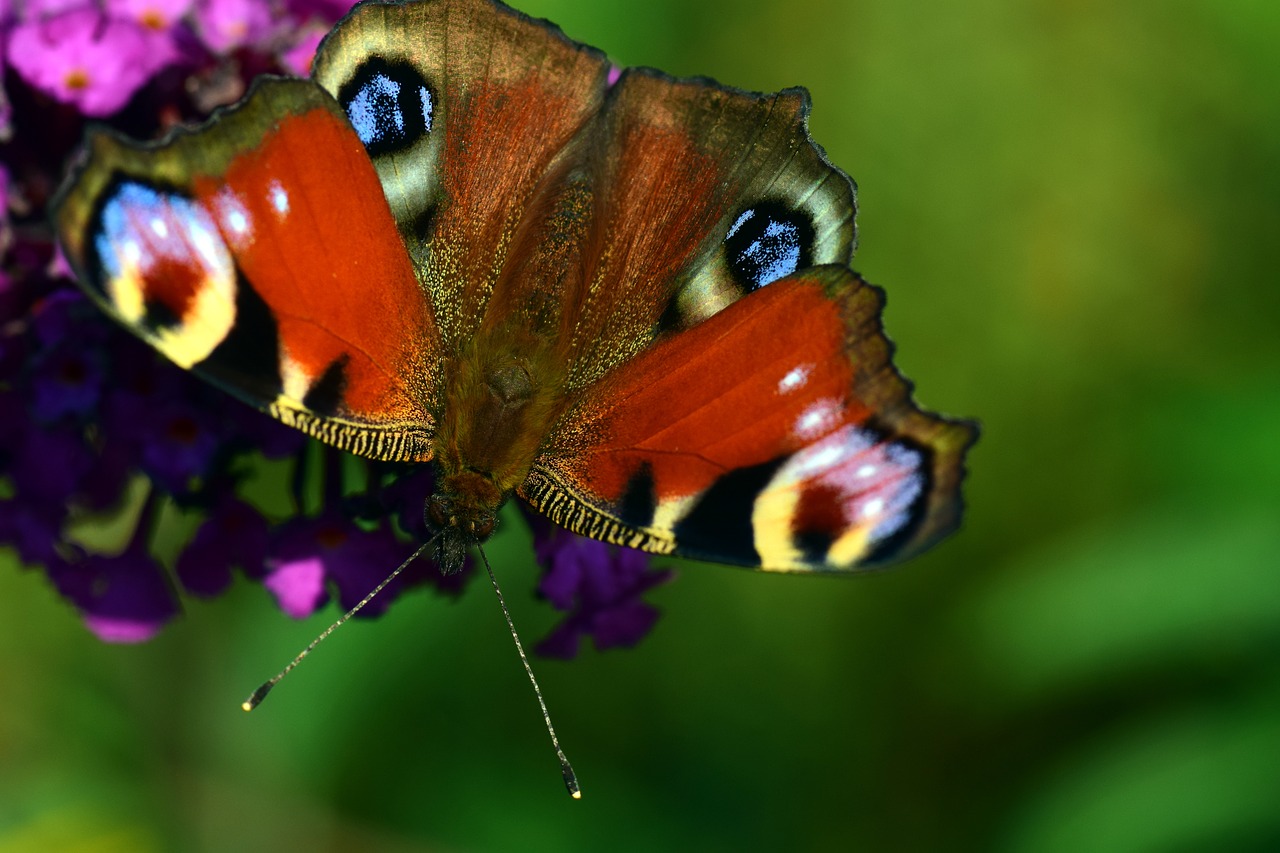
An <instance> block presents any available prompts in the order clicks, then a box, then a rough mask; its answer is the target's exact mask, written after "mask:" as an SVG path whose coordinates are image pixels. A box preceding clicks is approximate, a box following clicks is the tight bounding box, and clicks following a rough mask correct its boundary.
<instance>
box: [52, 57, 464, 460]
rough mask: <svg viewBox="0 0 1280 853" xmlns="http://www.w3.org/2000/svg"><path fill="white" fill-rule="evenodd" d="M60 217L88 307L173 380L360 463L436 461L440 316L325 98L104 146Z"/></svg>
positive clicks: (95, 151)
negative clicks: (95, 307)
mask: <svg viewBox="0 0 1280 853" xmlns="http://www.w3.org/2000/svg"><path fill="white" fill-rule="evenodd" d="M55 215H56V217H57V220H58V224H59V229H60V231H61V233H62V235H63V247H64V249H65V251H66V254H67V258H68V260H69V261H70V263H71V265H72V267H73V268H74V269H75V271H76V273H77V278H78V279H79V281H80V282H81V284H82V285H83V286H84V288H85V290H86V291H87V292H88V293H89V295H90V296H91V297H93V298H94V299H95V300H96V301H98V302H99V303H100V304H101V305H102V306H103V307H104V308H105V309H106V310H107V311H108V312H109V313H111V314H112V315H114V316H115V317H116V319H118V320H119V321H120V322H122V323H123V324H124V325H125V326H127V327H129V328H130V329H131V330H132V331H133V332H135V333H136V334H137V335H139V336H140V337H141V338H143V339H144V340H146V341H147V342H148V343H150V344H151V345H152V346H154V347H155V348H156V349H158V350H159V351H160V352H162V353H163V354H164V355H166V356H167V357H169V358H170V359H171V360H173V361H174V362H176V363H177V364H178V365H180V366H182V367H184V368H188V369H190V370H193V371H194V372H196V373H198V374H200V375H202V376H204V377H205V378H207V379H209V380H211V381H213V382H215V383H216V384H218V385H220V386H222V387H223V388H225V389H226V390H228V391H230V392H232V393H234V394H236V395H237V396H239V397H241V398H242V399H245V400H246V401H248V402H249V403H251V404H253V405H255V406H257V407H258V408H261V409H263V410H265V411H267V412H269V413H270V414H272V415H273V416H274V417H276V418H278V419H280V420H282V421H284V422H285V423H288V424H290V425H292V426H296V427H298V428H300V429H303V430H305V431H307V432H309V433H311V434H313V435H316V436H317V437H319V438H322V439H324V440H326V441H329V442H330V443H333V444H335V445H337V446H339V447H343V448H345V449H348V450H351V451H352V452H355V453H359V454H362V455H366V456H371V457H375V458H384V459H427V458H430V455H431V435H432V433H433V431H434V428H435V422H434V418H433V416H432V414H431V408H430V400H431V394H432V393H433V390H434V387H435V382H436V372H437V370H438V366H437V362H438V356H439V339H438V335H437V333H436V331H435V324H434V321H433V318H432V315H431V309H430V305H429V303H428V302H427V300H426V299H425V297H424V294H423V292H422V290H421V288H420V287H419V285H418V282H417V279H416V278H415V276H414V272H413V268H412V265H411V263H410V261H409V257H408V255H407V254H406V252H405V250H404V247H403V246H402V245H401V243H400V241H399V239H398V236H397V231H396V229H395V225H394V222H393V220H392V218H391V215H390V211H389V210H388V208H387V204H386V202H385V200H384V198H383V196H382V193H381V189H380V187H379V184H378V180H377V176H376V174H375V173H374V170H373V168H372V167H371V165H370V163H369V160H368V158H367V156H366V155H365V152H364V149H363V147H362V146H361V144H360V142H359V140H358V139H357V138H356V136H355V134H354V133H353V132H352V129H351V127H350V126H349V125H348V124H347V122H346V120H345V117H344V116H343V114H342V112H341V111H340V110H339V109H338V107H337V105H336V104H335V103H334V101H333V99H332V98H330V97H329V96H328V95H327V94H326V93H325V92H324V91H323V90H321V89H320V88H319V87H317V86H315V85H314V84H312V83H310V82H309V81H301V80H278V79H277V80H265V81H263V82H261V83H260V84H258V85H257V86H256V87H255V88H254V91H253V92H252V93H251V94H250V96H249V97H248V98H247V99H246V100H245V102H244V103H243V105H241V106H239V107H237V108H235V109H233V110H230V111H226V112H223V113H222V114H220V115H219V116H217V117H216V118H215V119H214V120H213V121H211V122H209V123H207V124H206V125H205V126H203V127H201V128H198V129H196V130H195V131H179V132H176V133H175V134H173V135H172V136H171V137H170V138H169V139H167V140H165V141H163V142H161V143H159V144H157V145H151V146H140V145H136V144H133V143H129V142H126V141H123V140H121V139H119V138H117V137H115V136H114V135H111V134H109V133H105V132H100V133H97V134H95V135H93V136H92V138H91V141H90V142H89V144H88V146H87V154H86V157H85V158H84V160H83V162H82V163H81V165H80V166H79V167H78V172H77V174H76V176H75V182H74V184H73V185H72V186H71V189H70V190H68V191H67V192H66V193H65V194H64V196H63V197H62V198H61V199H60V200H59V202H58V205H57V212H56V214H55Z"/></svg>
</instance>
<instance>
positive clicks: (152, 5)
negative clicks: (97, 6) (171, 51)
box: [104, 0, 193, 33]
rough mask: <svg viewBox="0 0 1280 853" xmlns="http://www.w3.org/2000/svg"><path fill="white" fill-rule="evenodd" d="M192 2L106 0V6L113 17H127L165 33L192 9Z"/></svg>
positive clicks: (186, 0)
mask: <svg viewBox="0 0 1280 853" xmlns="http://www.w3.org/2000/svg"><path fill="white" fill-rule="evenodd" d="M192 4H193V0H106V2H105V3H104V7H105V9H106V12H107V14H108V15H110V16H111V17H113V18H125V19H128V20H131V21H135V22H137V23H138V24H141V25H142V26H143V27H146V28H147V29H149V30H155V31H156V32H159V33H163V32H168V31H169V30H171V29H173V28H174V27H175V26H176V25H177V24H178V22H179V21H181V20H182V17H183V16H184V15H186V14H187V13H188V12H190V11H191V6H192Z"/></svg>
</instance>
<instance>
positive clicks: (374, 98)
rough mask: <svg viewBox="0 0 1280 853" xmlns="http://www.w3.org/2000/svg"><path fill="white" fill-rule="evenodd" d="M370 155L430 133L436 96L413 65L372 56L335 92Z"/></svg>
mask: <svg viewBox="0 0 1280 853" xmlns="http://www.w3.org/2000/svg"><path fill="white" fill-rule="evenodd" d="M338 103H340V104H342V108H343V109H344V110H346V112H347V118H348V119H350V121H351V126H352V127H354V128H355V131H356V135H357V136H359V137H360V141H361V142H363V143H364V147H365V149H366V150H367V151H368V152H369V154H370V156H379V155H382V154H389V153H393V152H396V151H400V150H403V149H405V148H408V147H410V146H412V145H413V144H414V143H416V142H417V141H418V140H419V139H421V138H422V137H424V136H426V135H427V134H429V133H430V132H431V125H432V119H433V116H434V111H435V96H434V95H433V94H432V91H431V87H430V86H428V85H427V81H426V80H424V79H423V77H422V75H421V74H420V73H419V72H418V70H417V69H415V68H414V67H413V66H411V65H408V64H406V63H398V62H396V63H393V62H387V61H386V60H383V59H379V58H377V57H374V58H372V59H370V60H369V61H367V62H365V63H364V64H363V65H361V66H360V68H359V69H357V70H356V73H355V74H354V75H353V76H352V77H351V79H350V80H348V81H347V83H346V85H344V86H343V87H342V89H341V90H340V91H339V92H338Z"/></svg>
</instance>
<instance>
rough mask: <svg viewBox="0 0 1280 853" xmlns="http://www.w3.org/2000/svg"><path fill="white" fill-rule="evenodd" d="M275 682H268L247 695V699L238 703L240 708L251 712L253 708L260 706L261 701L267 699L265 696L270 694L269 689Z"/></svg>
mask: <svg viewBox="0 0 1280 853" xmlns="http://www.w3.org/2000/svg"><path fill="white" fill-rule="evenodd" d="M275 686H276V683H275V681H268V682H267V683H266V684H264V685H262V686H261V687H259V688H258V689H257V690H255V691H253V692H252V693H251V694H249V698H248V699H246V700H244V701H243V702H241V703H240V707H241V708H243V709H244V710H246V711H252V710H253V709H254V708H256V707H258V706H259V705H261V704H262V700H263V699H266V698H267V694H268V693H270V692H271V688H272V687H275Z"/></svg>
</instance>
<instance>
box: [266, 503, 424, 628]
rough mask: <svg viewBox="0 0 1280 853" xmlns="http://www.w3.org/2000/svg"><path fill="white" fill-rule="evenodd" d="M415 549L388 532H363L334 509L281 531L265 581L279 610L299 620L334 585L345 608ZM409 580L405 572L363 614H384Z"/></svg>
mask: <svg viewBox="0 0 1280 853" xmlns="http://www.w3.org/2000/svg"><path fill="white" fill-rule="evenodd" d="M411 553H413V549H412V548H411V547H409V546H407V545H405V544H404V543H403V542H400V541H399V540H398V539H396V538H395V536H394V535H393V534H392V533H391V532H390V531H389V530H386V529H382V530H374V531H366V530H362V529H361V528H359V527H357V526H356V525H355V524H353V523H351V522H350V521H348V520H347V519H346V518H344V517H343V516H341V515H339V514H338V513H336V512H329V513H326V514H324V515H322V516H320V517H318V518H299V519H294V520H293V521H291V522H288V523H287V524H286V525H285V527H284V528H282V529H281V531H280V533H279V536H278V538H277V539H276V542H275V544H274V545H273V546H272V552H271V555H270V556H269V557H268V559H267V566H268V572H267V575H266V577H265V578H264V579H263V585H264V586H266V587H267V589H269V590H270V591H271V593H272V594H273V595H274V596H275V597H276V601H277V602H278V603H279V605H280V609H281V610H283V611H284V612H285V613H287V614H289V615H290V616H292V617H294V618H295V619H300V618H303V617H305V616H310V615H311V614H312V613H314V612H315V611H316V610H317V609H319V608H320V606H321V605H323V604H324V603H325V602H326V601H327V600H328V598H329V593H328V586H329V584H330V583H332V584H333V585H334V586H335V587H336V588H337V590H338V602H339V604H340V605H341V607H342V609H343V610H347V609H349V608H351V607H353V606H355V604H356V603H357V602H359V601H360V599H362V598H364V597H365V596H366V595H368V594H369V592H371V591H372V590H373V588H374V587H376V586H377V585H378V584H379V583H381V582H382V581H383V580H384V579H385V578H386V577H387V575H389V574H391V572H392V570H393V569H395V567H396V566H398V565H400V563H402V562H404V560H405V559H406V558H407V557H408V556H409V555H410V554H411ZM406 573H408V571H406ZM405 583H406V581H405V579H404V576H403V575H402V576H401V577H399V578H397V579H396V580H395V581H392V583H391V584H389V585H388V586H387V588H386V589H384V590H383V591H382V592H381V593H379V594H378V596H377V597H375V598H374V599H373V600H372V601H371V602H369V604H368V605H367V606H366V607H365V608H364V610H362V611H361V615H363V616H375V615H378V614H381V613H382V612H384V611H385V610H386V608H387V606H388V605H389V604H390V602H391V601H392V600H393V599H394V598H395V597H396V596H397V595H398V594H399V591H400V589H402V588H403V587H404V585H405Z"/></svg>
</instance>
